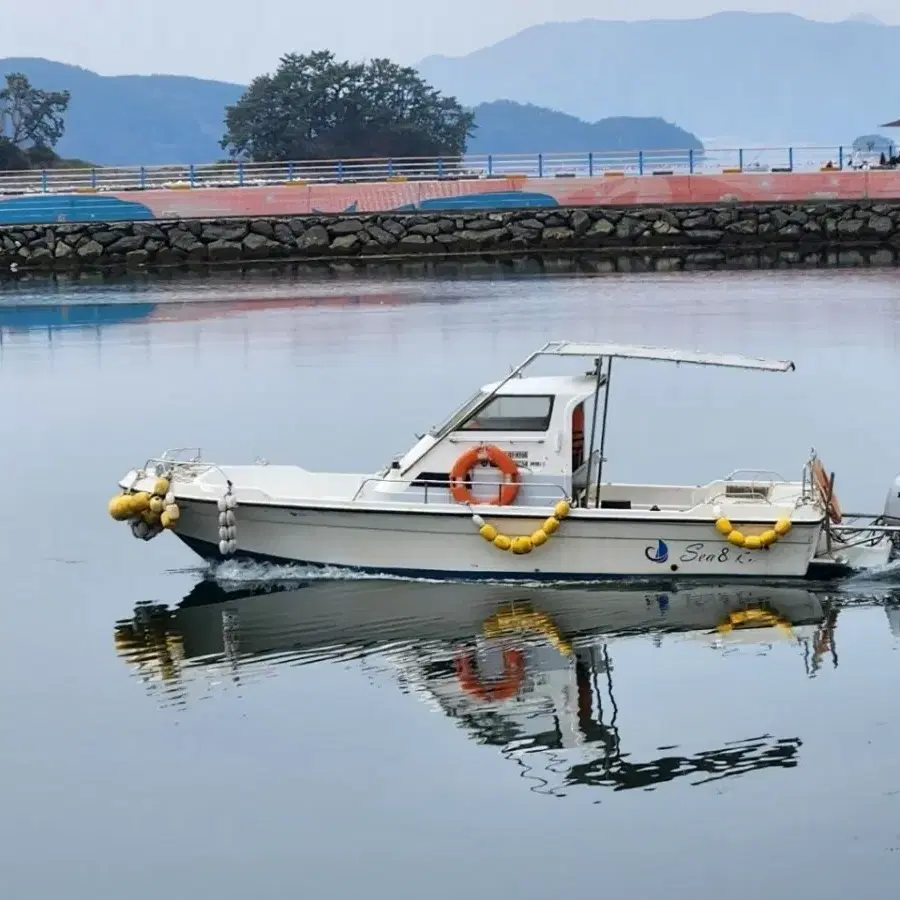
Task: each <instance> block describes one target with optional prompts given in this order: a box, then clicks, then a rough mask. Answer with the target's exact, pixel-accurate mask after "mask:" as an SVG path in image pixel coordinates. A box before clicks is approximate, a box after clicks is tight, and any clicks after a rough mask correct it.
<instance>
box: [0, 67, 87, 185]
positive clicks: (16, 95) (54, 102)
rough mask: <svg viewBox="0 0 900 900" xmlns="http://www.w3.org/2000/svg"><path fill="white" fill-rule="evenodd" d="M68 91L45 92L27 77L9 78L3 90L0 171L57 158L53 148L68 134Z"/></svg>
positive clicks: (7, 77) (0, 106)
mask: <svg viewBox="0 0 900 900" xmlns="http://www.w3.org/2000/svg"><path fill="white" fill-rule="evenodd" d="M69 97H70V95H69V92H68V91H42V90H39V89H38V88H34V87H32V86H31V83H30V82H29V80H28V78H27V76H25V75H22V74H21V73H20V72H14V73H13V74H11V75H7V76H6V87H5V88H3V90H0V169H13V168H28V167H29V166H30V165H31V164H32V162H33V161H34V160H37V161H46V160H48V159H56V154H55V153H53V148H54V147H55V146H56V144H57V143H58V142H59V139H60V138H61V137H62V136H63V133H64V131H65V128H66V125H65V114H66V111H67V110H68V108H69Z"/></svg>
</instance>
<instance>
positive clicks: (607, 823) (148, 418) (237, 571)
mask: <svg viewBox="0 0 900 900" xmlns="http://www.w3.org/2000/svg"><path fill="white" fill-rule="evenodd" d="M298 298H300V299H298ZM303 298H305V299H303ZM898 337H900V284H898V283H897V281H896V279H895V278H894V277H893V275H892V273H890V272H877V273H875V272H872V273H848V274H842V273H837V272H827V273H810V274H779V273H766V274H760V275H726V274H714V275H705V276H697V277H687V276H684V275H681V276H678V277H675V278H660V277H647V278H641V277H631V278H624V277H623V278H609V277H604V278H590V279H574V278H546V279H542V280H505V281H502V282H489V281H445V282H441V283H428V284H423V283H421V282H414V281H398V282H393V283H373V282H351V281H337V280H323V281H322V282H320V283H315V284H312V283H306V284H305V285H301V284H297V283H294V284H292V283H289V282H285V281H276V280H273V279H271V278H268V277H265V276H260V277H257V278H247V279H245V280H244V281H237V280H232V281H227V282H222V283H215V282H202V281H192V282H187V283H179V282H173V283H170V284H168V285H164V286H160V287H157V288H147V287H146V286H142V287H131V288H129V287H128V286H121V285H120V286H106V287H104V286H98V285H94V286H91V285H83V286H69V287H67V288H65V289H63V288H60V289H59V290H53V291H51V290H49V289H42V288H41V287H39V286H28V287H27V288H26V289H24V290H22V291H20V292H15V291H13V290H12V289H10V288H9V287H8V286H7V287H6V288H5V289H4V290H3V292H2V293H0V410H2V416H0V431H2V441H0V457H2V462H3V466H2V471H3V473H4V476H5V477H4V478H3V487H2V495H0V496H2V497H3V513H2V521H3V536H4V540H3V541H2V542H0V565H2V571H3V575H4V578H3V582H2V584H3V592H2V593H3V600H2V615H3V626H2V632H0V633H2V636H3V653H2V654H0V675H2V677H0V717H2V733H0V762H2V776H0V777H2V792H0V810H2V813H0V897H4V898H6V897H10V898H16V900H18V898H29V900H30V898H54V900H55V898H59V897H63V896H66V897H107V896H118V895H121V894H123V893H125V894H127V896H128V897H130V898H132V900H143V898H154V900H155V898H158V897H159V896H160V894H161V893H164V894H166V895H167V896H171V897H176V898H181V897H185V898H187V897H190V896H198V895H200V894H201V893H202V894H203V895H209V896H216V897H219V898H242V900H243V898H247V897H251V896H252V897H260V898H269V897H273V898H276V897H277V898H281V897H285V898H287V897H297V896H316V897H358V896H369V897H391V898H424V897H429V898H431V897H437V898H445V897H446V898H453V897H458V896H460V895H461V894H465V895H466V896H472V897H482V896H483V897H488V896H501V895H503V896H505V895H509V896H512V897H521V898H546V897H548V896H556V895H561V894H563V893H566V894H568V893H572V892H575V893H578V894H582V893H594V892H596V891H598V890H600V891H603V892H605V893H609V892H610V891H612V892H614V893H615V894H617V895H619V894H622V893H623V892H627V895H628V896H632V897H640V898H667V900H669V898H672V897H682V896H684V897H694V898H707V897H708V898H713V897H715V898H718V897H720V896H722V894H723V891H727V894H728V896H729V897H733V898H751V897H752V898H756V897H758V896H760V895H762V894H765V895H766V896H769V897H779V898H780V897H785V898H787V897H798V896H799V897H807V896H810V897H812V896H814V897H816V898H818V900H830V898H843V897H845V896H847V895H848V894H850V893H851V892H852V895H853V896H854V897H857V898H882V897H889V896H893V895H894V894H895V893H896V885H897V879H898V876H900V714H898V712H897V699H896V697H897V688H898V684H900V679H898V668H900V666H898V663H900V655H898V648H900V574H897V575H894V573H891V572H885V573H879V575H878V577H870V578H868V579H866V580H858V581H855V582H851V583H847V584H844V585H839V586H837V587H832V588H830V589H829V590H828V591H827V592H823V591H821V590H807V589H806V588H803V587H790V588H786V587H782V588H770V589H763V588H754V589H748V588H743V589H741V588H734V587H729V586H727V585H721V586H715V587H706V588H703V589H700V588H695V587H691V586H689V585H675V586H674V589H673V590H670V591H655V590H654V591H648V590H645V589H642V588H640V587H635V588H632V589H630V590H629V589H627V588H624V587H622V586H618V587H617V588H616V589H615V590H612V589H609V588H603V587H596V588H593V589H589V588H583V587H582V588H579V589H577V590H576V589H562V588H560V589H550V588H535V589H529V588H528V587H517V588H510V587H503V586H496V585H495V586H472V585H469V586H454V585H436V584H415V583H402V582H379V581H374V580H357V581H338V580H334V579H321V580H314V579H310V578H309V577H308V576H309V573H304V572H301V571H295V570H290V569H279V570H272V569H263V568H260V567H241V566H236V565H234V564H228V565H226V566H223V567H221V568H220V569H219V570H218V571H216V572H214V573H209V572H207V571H206V570H205V569H204V568H203V567H202V566H200V565H199V564H198V563H197V561H196V560H195V559H194V558H193V557H192V556H191V555H190V554H189V553H188V551H187V550H185V549H183V548H182V547H181V545H180V544H179V543H178V542H177V541H176V540H174V539H171V538H168V537H167V538H165V539H160V540H156V541H153V542H152V543H151V544H143V543H141V542H137V541H135V540H133V539H132V538H131V537H130V535H129V534H128V533H127V530H126V529H125V528H124V527H123V526H121V525H118V524H116V523H113V522H110V521H109V520H108V519H107V518H106V514H105V506H106V500H107V498H108V496H109V495H110V494H111V493H112V492H113V491H114V490H115V482H116V479H117V478H118V477H119V476H120V475H121V474H123V473H124V472H125V471H126V470H127V469H129V468H130V467H132V466H133V465H135V464H138V463H141V462H143V461H144V460H145V459H146V458H147V457H148V456H150V455H152V454H155V453H157V452H159V451H161V450H162V449H165V448H166V447H172V446H188V445H200V446H202V447H203V448H204V452H205V454H206V455H208V456H209V457H211V458H213V459H216V460H224V461H250V460H253V459H255V458H257V457H264V458H266V459H268V460H269V461H270V462H273V463H274V462H299V463H301V464H303V465H305V466H308V467H310V468H316V467H325V468H329V469H334V470H345V471H346V470H350V471H354V470H370V469H374V468H376V467H378V466H380V465H381V464H383V463H384V462H386V461H387V460H388V459H390V458H391V456H392V455H393V454H395V453H397V452H399V451H402V450H404V449H406V447H407V446H408V445H409V444H410V443H411V442H412V441H413V440H414V439H415V437H414V436H415V433H416V432H417V431H422V430H424V429H425V428H427V427H429V426H430V425H432V424H433V423H434V422H436V421H438V420H440V419H441V418H443V416H444V415H445V414H446V413H447V412H449V411H450V409H451V407H453V406H455V405H456V404H457V403H458V402H459V401H461V400H462V399H464V397H465V396H466V395H468V394H469V393H470V392H471V390H472V389H473V388H474V387H477V386H478V385H479V384H480V383H481V382H483V381H488V380H492V379H494V378H496V377H497V376H498V374H501V373H502V372H504V371H505V370H506V369H507V367H508V366H509V365H511V364H514V363H516V362H518V361H520V359H521V358H523V357H524V356H526V355H527V354H528V353H529V352H530V351H531V350H533V349H534V348H535V347H536V345H539V344H541V343H543V342H544V341H546V340H548V339H560V338H565V339H602V340H619V341H628V342H639V343H661V344H667V345H674V346H680V347H698V348H702V349H707V350H720V351H734V352H748V353H752V354H755V355H767V356H777V357H789V358H792V359H794V360H795V361H796V363H797V371H796V373H793V374H791V375H768V374H756V373H741V372H735V373H731V372H723V373H717V372H711V371H707V370H696V369H695V370H690V369H684V370H673V369H671V368H666V367H658V366H654V365H646V364H635V363H632V364H622V365H621V366H620V367H619V369H618V371H617V372H616V374H615V384H614V385H613V398H612V404H611V411H610V428H611V438H610V442H609V453H608V455H609V457H610V464H609V469H608V471H609V475H610V477H612V478H616V479H623V480H628V479H635V480H659V481H663V482H666V481H672V482H682V481H687V482H695V481H696V482H700V481H706V480H709V479H710V478H713V477H717V476H720V475H722V474H724V473H726V472H727V471H729V470H731V469H733V468H736V467H738V466H752V467H756V468H771V469H774V470H777V471H780V472H781V473H782V474H784V475H785V477H796V476H798V475H799V472H800V469H801V466H802V464H803V461H804V459H805V458H806V456H807V454H808V452H809V449H810V446H811V445H813V444H814V445H815V446H816V448H817V449H818V450H819V452H820V454H821V455H822V456H823V458H824V460H825V462H826V464H827V465H828V466H829V467H833V468H834V469H835V470H836V472H837V483H836V487H837V490H838V493H839V495H840V499H841V502H842V504H843V506H844V508H845V509H850V508H854V509H861V510H863V511H870V510H879V509H880V508H881V506H882V504H883V502H884V496H885V493H886V491H887V488H888V486H889V484H890V482H891V481H892V479H893V477H894V475H895V474H896V473H897V472H898V471H900V416H898V414H897V412H898V409H897V399H896V398H897V390H898V385H900V348H898ZM748 609H755V610H762V611H763V612H764V613H765V615H766V616H767V618H765V619H764V620H763V621H762V622H761V623H760V624H762V625H765V626H767V627H764V628H756V629H752V630H742V629H740V628H739V627H734V626H739V625H740V622H739V619H738V618H734V617H733V614H734V613H735V612H740V611H746V610H748ZM730 617H731V618H730ZM729 623H730V624H731V626H733V627H731V628H729V627H728V625H729ZM523 629H524V630H523ZM475 671H480V672H481V673H482V675H484V676H485V677H486V678H487V677H488V676H495V677H494V678H493V679H492V680H489V681H488V683H489V685H490V686H491V690H490V691H479V690H478V689H477V686H476V685H475V684H474V683H473V682H472V680H471V679H470V678H469V675H470V674H471V673H472V672H475ZM508 694H514V695H515V696H512V697H511V698H508V697H507V695H508Z"/></svg>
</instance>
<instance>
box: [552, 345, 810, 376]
mask: <svg viewBox="0 0 900 900" xmlns="http://www.w3.org/2000/svg"><path fill="white" fill-rule="evenodd" d="M536 355H537V356H582V357H586V358H590V359H596V358H597V357H603V356H608V357H619V358H621V359H644V360H656V361H659V362H673V363H688V364H693V365H699V366H721V367H724V368H729V369H761V370H763V371H766V372H792V371H793V370H794V369H795V368H796V367H795V366H794V363H793V362H791V361H790V360H778V359H757V358H756V357H753V356H739V355H737V354H734V353H728V354H720V353H701V352H698V351H691V350H673V349H670V348H666V347H640V346H636V345H629V344H579V343H575V342H574V341H551V342H550V343H548V344H546V345H545V346H544V347H543V348H542V349H541V350H539V351H538V352H537V354H536Z"/></svg>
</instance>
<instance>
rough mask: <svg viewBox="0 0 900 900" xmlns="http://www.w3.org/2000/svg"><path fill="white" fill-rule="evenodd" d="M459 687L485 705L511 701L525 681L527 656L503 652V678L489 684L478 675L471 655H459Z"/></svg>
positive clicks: (456, 665) (456, 660) (455, 664)
mask: <svg viewBox="0 0 900 900" xmlns="http://www.w3.org/2000/svg"><path fill="white" fill-rule="evenodd" d="M454 666H455V668H456V678H457V680H458V681H459V686H460V687H461V688H462V689H463V690H464V691H465V692H466V693H467V694H471V695H472V696H473V697H475V698H476V699H478V700H482V701H483V702H485V703H491V702H496V701H499V700H510V699H511V698H513V697H515V696H516V694H518V693H519V689H520V688H521V687H522V683H523V682H524V681H525V656H524V654H523V653H522V651H521V650H504V651H503V677H502V678H498V679H497V680H491V681H489V682H487V683H485V682H484V681H482V679H481V677H480V676H479V675H478V673H477V671H476V669H475V664H474V660H473V658H472V654H471V653H459V654H457V656H456V658H455V659H454Z"/></svg>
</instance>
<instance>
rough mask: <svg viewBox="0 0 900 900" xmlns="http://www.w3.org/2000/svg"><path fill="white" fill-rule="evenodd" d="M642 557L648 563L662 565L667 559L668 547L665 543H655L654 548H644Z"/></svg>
mask: <svg viewBox="0 0 900 900" xmlns="http://www.w3.org/2000/svg"><path fill="white" fill-rule="evenodd" d="M644 556H646V557H647V559H649V560H650V562H655V563H664V562H665V561H666V560H667V559H668V558H669V547H668V545H667V544H666V542H665V541H657V543H656V546H655V547H653V546H650V547H645V548H644Z"/></svg>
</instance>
